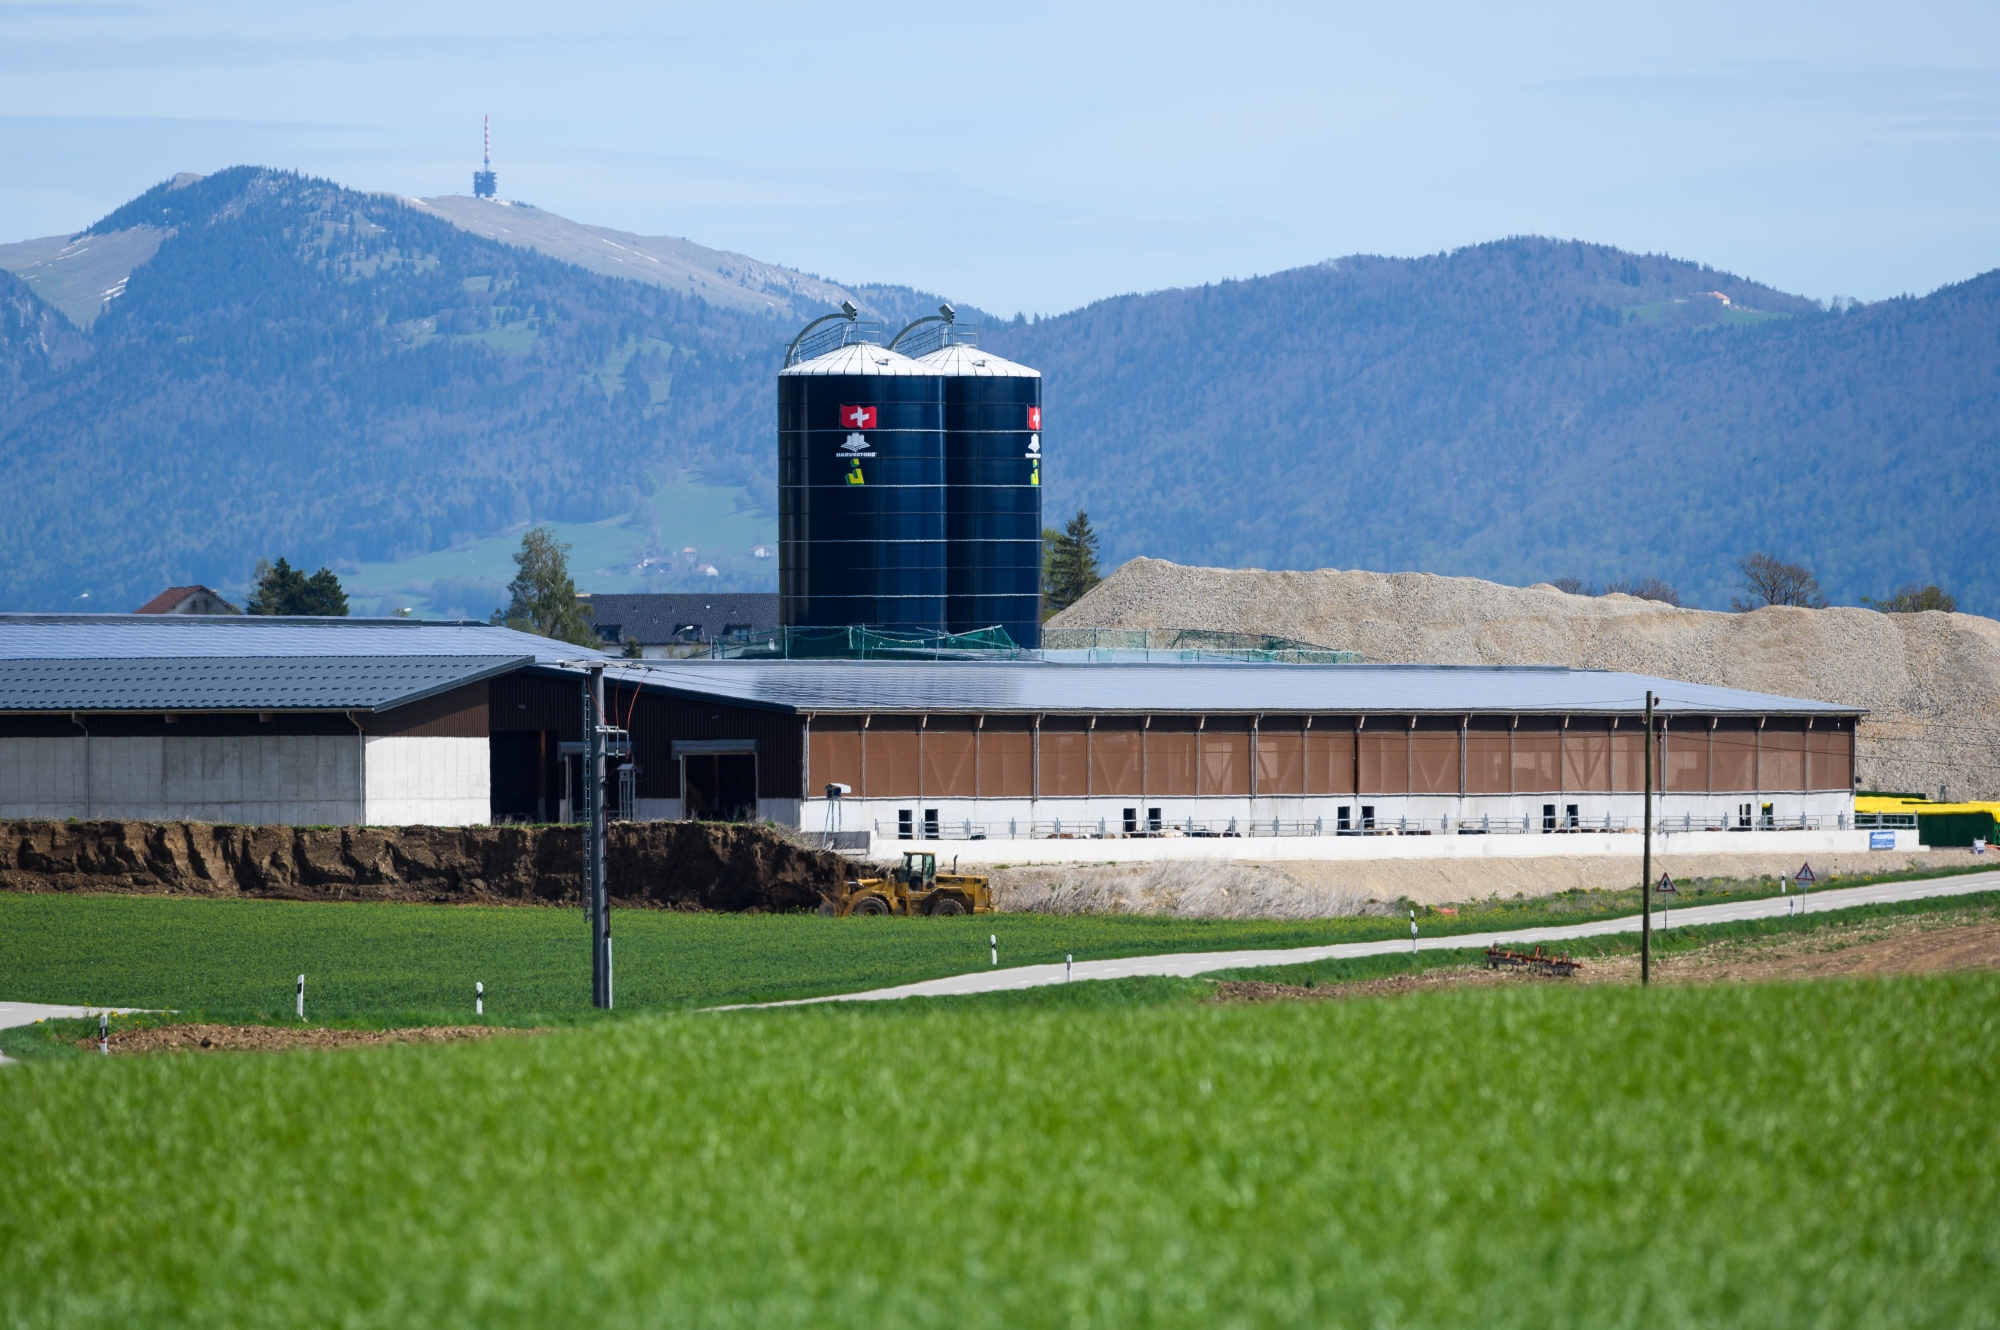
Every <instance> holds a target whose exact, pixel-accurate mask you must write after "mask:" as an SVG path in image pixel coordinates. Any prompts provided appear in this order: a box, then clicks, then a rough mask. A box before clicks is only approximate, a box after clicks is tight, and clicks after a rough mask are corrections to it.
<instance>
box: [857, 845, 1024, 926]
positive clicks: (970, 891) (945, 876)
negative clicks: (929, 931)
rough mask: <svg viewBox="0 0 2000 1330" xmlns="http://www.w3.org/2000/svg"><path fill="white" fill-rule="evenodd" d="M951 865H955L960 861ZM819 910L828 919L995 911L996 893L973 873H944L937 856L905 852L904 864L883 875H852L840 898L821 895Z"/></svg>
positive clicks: (934, 915)
mask: <svg viewBox="0 0 2000 1330" xmlns="http://www.w3.org/2000/svg"><path fill="white" fill-rule="evenodd" d="M952 866H953V867H954V868H956V867H957V866H958V865H957V861H956V860H954V861H953V863H952ZM819 912H820V913H821V914H823V915H826V916H828V917H829V918H837V919H838V918H846V917H847V916H848V915H854V914H902V915H913V914H927V915H931V916H932V917H934V918H942V917H946V916H949V915H954V914H992V913H993V893H992V892H991V890H989V889H988V887H987V884H986V879H985V878H983V877H979V876H976V875H975V874H972V873H958V872H952V873H940V872H938V870H937V856H936V855H935V854H924V853H920V852H918V851H905V852H904V854H903V863H902V866H901V867H898V868H891V869H890V870H889V871H888V873H887V875H886V876H883V877H863V878H849V879H848V880H847V883H846V886H845V888H844V889H843V890H842V891H841V893H840V894H839V895H837V896H834V895H828V894H827V893H825V892H821V893H820V907H819Z"/></svg>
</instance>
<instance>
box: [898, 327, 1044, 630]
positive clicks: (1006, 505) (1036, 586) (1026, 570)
mask: <svg viewBox="0 0 2000 1330" xmlns="http://www.w3.org/2000/svg"><path fill="white" fill-rule="evenodd" d="M946 335H947V336H950V335H952V334H951V333H949V332H947V333H946ZM958 335H961V336H962V335H963V334H962V333H960V334H958ZM916 363H917V364H918V365H920V366H922V367H923V368H924V369H925V370H927V371H929V372H930V373H932V374H936V375H938V376H939V377H940V378H941V380H942V381H943V385H944V481H945V565H946V566H945V593H946V597H947V600H946V604H945V619H946V621H947V623H948V625H949V626H950V629H951V631H952V632H954V633H965V632H972V631H974V630H976V629H980V628H991V627H994V626H996V625H998V626H999V627H1001V628H1005V629H1006V630H1007V635H1008V636H1009V637H1011V638H1012V639H1013V640H1014V644H1015V645H1016V646H1023V647H1036V646H1040V645H1041V641H1042V420H1041V416H1042V375H1041V371H1039V370H1034V369H1029V368H1028V367H1027V366H1026V365H1017V364H1015V363H1014V362H1013V361H1011V360H1007V359H1004V358H1002V357H1000V356H996V355H994V354H992V353H991V352H988V351H982V350H980V349H979V348H978V347H977V346H972V345H968V344H965V343H950V344H947V345H945V346H941V347H939V348H938V349H937V350H935V351H932V352H930V353H928V354H926V355H922V356H919V357H917V360H916Z"/></svg>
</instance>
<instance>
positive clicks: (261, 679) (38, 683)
mask: <svg viewBox="0 0 2000 1330" xmlns="http://www.w3.org/2000/svg"><path fill="white" fill-rule="evenodd" d="M532 663H533V661H532V659H531V658H530V657H527V656H419V655H392V656H298V655H293V656H222V657H216V656H178V657H132V656H127V657H113V658H110V659H87V660H79V659H65V658H61V657H41V658H36V659H28V660H0V712H23V711H40V712H49V711H385V710H387V709H388V708H390V707H395V706H402V705H404V704H405V703H409V702H415V701H419V700H421V699H423V698H426V697H430V696H433V695H434V694H437V693H442V692H447V691H449V690H450V689H453V688H462V687H464V686H465V685H466V684H470V683H478V682H480V681H481V680H483V679H490V678H492V677H493V676H495V675H498V674H506V673H508V672H509V671H512V670H517V669H520V668H521V667H522V666H524V665H529V664H532Z"/></svg>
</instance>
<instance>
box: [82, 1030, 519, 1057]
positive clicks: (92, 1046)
mask: <svg viewBox="0 0 2000 1330" xmlns="http://www.w3.org/2000/svg"><path fill="white" fill-rule="evenodd" d="M535 1033H538V1031H534V1030H515V1029H508V1028H504V1027H501V1026H495V1025H416V1026H409V1027H406V1028H404V1029H400V1030H328V1029H324V1028H321V1027H318V1026H299V1027H294V1026H286V1025H206V1024H204V1025H193V1024H190V1025H152V1026H141V1027H139V1028H137V1029H129V1030H113V1031H111V1051H112V1052H113V1053H278V1052H284V1051H287V1050H290V1049H294V1048H322V1049H324V1048H367V1047H371V1046H374V1045H377V1044H460V1043H464V1042H466V1041H467V1040H474V1039H491V1038H492V1037H493V1036H494V1035H510V1034H535ZM76 1046H77V1047H78V1048H81V1049H83V1050H84V1051H86V1052H93V1053H94V1052H96V1051H97V1049H98V1042H97V1040H96V1039H95V1038H89V1039H79V1040H77V1041H76Z"/></svg>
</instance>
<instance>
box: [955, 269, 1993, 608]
mask: <svg viewBox="0 0 2000 1330" xmlns="http://www.w3.org/2000/svg"><path fill="white" fill-rule="evenodd" d="M1709 292H1719V293H1720V294H1721V295H1722V296H1726V297H1727V298H1728V303H1727V304H1726V305H1725V304H1724V302H1723V301H1722V300H1721V299H1719V298H1717V296H1715V295H1710V294H1704V293H1709ZM986 344H987V345H989V346H991V347H993V348H994V349H996V350H998V351H1000V352H1001V353H1002V354H1003V355H1007V356H1009V357H1011V358H1014V359H1017V360H1021V361H1024V362H1026V363H1028V364H1031V365H1037V366H1039V367H1041V369H1042V370H1043V371H1044V372H1045V374H1046V375H1047V383H1046V388H1045V397H1046V400H1047V402H1048V404H1049V405H1048V430H1047V443H1048V446H1049V448H1050V462H1049V465H1048V469H1047V471H1046V472H1045V474H1046V475H1047V476H1048V477H1049V483H1050V485H1051V486H1052V488H1051V492H1050V495H1049V502H1050V505H1051V509H1052V510H1061V511H1072V510H1074V508H1075V507H1077V506H1078V505H1082V506H1085V507H1087V508H1088V509H1089V510H1090V513H1091V516H1092V518H1093V520H1094V521H1095V522H1096V523H1097V524H1098V526H1099V527H1100V529H1101V531H1102V532H1103V535H1104V539H1105V544H1106V556H1107V562H1116V561H1119V560H1122V559H1124V558H1126V557H1128V556H1132V555H1137V554H1149V555H1154V556H1157V557H1161V558H1168V559H1174V560H1176V561H1180V562H1186V563H1204V564H1220V565H1226V566H1238V567H1242V566H1259V567H1268V568H1315V567H1324V566H1333V567H1343V568H1372V569H1378V570H1383V571H1396V570H1403V569H1415V570H1424V571H1431V572H1439V573H1455V574H1467V575H1476V576H1480V577H1486V578H1491V579H1494V580H1498V581H1503V582H1515V583H1523V584H1525V583H1531V582H1537V581H1541V580H1543V579H1546V578H1551V577H1559V576H1565V575H1572V576H1577V577H1581V578H1584V579H1586V580H1592V579H1610V578H1619V577H1642V576H1647V575H1657V576H1660V577H1663V578H1665V579H1666V580H1667V581H1669V582H1670V583H1674V584H1675V585H1677V586H1679V588H1680V589H1681V590H1682V592H1683V593H1684V594H1686V595H1687V596H1688V597H1689V599H1690V601H1691V603H1700V604H1706V605H1709V606H1714V607H1722V606H1726V605H1727V604H1728V602H1729V597H1730V593H1731V590H1732V589H1733V587H1732V583H1733V581H1734V574H1735V567H1734V564H1735V560H1736V559H1737V558H1738V557H1740V556H1741V555H1743V554H1745V553H1747V552H1748V551H1750V550H1752V549H1758V548H1761V549H1765V550H1769V551H1773V552H1776V553H1779V554H1781V555H1783V556H1785V557H1787V558H1791V559H1798V560H1803V561H1805V562H1807V563H1809V564H1811V565H1812V566H1813V567H1814V568H1816V569H1817V570H1818V572H1819V575H1820V579H1821V582H1822V583H1823V584H1824V585H1825V587H1826V589H1827V591H1828V592H1829V593H1830V594H1832V595H1833V596H1834V598H1835V599H1836V600H1846V601H1848V602H1849V603H1852V602H1853V601H1854V600H1856V599H1857V598H1858V597H1860V596H1861V595H1864V594H1870V593H1872V594H1875V595H1881V594H1883V593H1885V592H1887V591H1888V590H1889V589H1891V588H1892V586H1894V585H1895V584H1896V583H1899V582H1901V581H1904V580H1906V579H1911V578H1916V579H1921V580H1924V581H1930V580H1939V581H1942V582H1943V583H1944V584H1945V585H1946V586H1947V587H1949V588H1950V589H1952V590H1954V591H1956V592H1957V593H1958V594H1959V597H1960V603H1961V606H1962V607H1963V608H1966V609H1969V610H1978V611H1981V612H1991V611H1994V610H1996V609H2000V562H1996V551H1995V542H1994V541H1993V540H1992V538H1991V532H1992V530H1993V528H1994V525H1995V521H1996V517H1995V514H1996V513H2000V449H1996V446H1995V445H1996V441H1997V440H2000V274H1987V275H1986V276H1983V277H1980V278H1977V279H1975V280H1973V281H1969V282H1966V283H1963V284H1960V285H1958V286H1953V287H1949V288H1946V289H1945V290H1942V291H1939V292H1936V293H1935V294H1932V295H1930V296H1926V297H1924V298H1922V299H1900V300H1892V301H1887V302H1883V303H1881V304H1876V305H1869V306H1864V307H1858V308H1854V309H1850V310H1847V311H1844V312H1828V311H1823V310H1821V309H1820V308H1819V307H1818V306H1817V305H1815V304H1813V303H1811V302H1808V301H1805V300H1802V299H1800V298H1797V297H1793V296H1787V295H1784V294H1782V293H1780V292H1777V291H1773V290H1770V289H1768V288H1764V287H1759V286H1756V285H1754V284H1752V283H1749V282H1744V281H1741V280H1739V279H1736V278H1733V277H1730V276H1728V275H1726V274H1723V273H1718V272H1714V271H1712V270H1709V269H1706V268H1702V267H1699V266H1697V265H1694V264H1689V263H1682V262H1677V261H1673V260H1669V259H1664V258H1657V257H1639V256H1635V255H1631V254H1626V253H1622V252H1620V251H1618V250H1614V249H1608V248H1604V247H1600V246H1591V245H1581V244H1566V243H1559V242H1555V241H1548V240H1540V239H1534V238H1528V239H1517V240H1508V241H1502V242H1498V243H1494V244H1489V245H1481V246H1477V247H1474V248H1471V249H1466V250H1460V251H1458V252H1455V253H1452V254H1446V255H1438V256H1434V257H1430V258H1423V259H1414V260H1399V259H1379V258H1351V259H1342V260H1339V261H1337V262H1332V263H1327V264H1323V265H1320V266H1318V267H1313V268H1305V269H1299V270H1295V271H1291V272H1284V273H1278V274H1276V275H1274V276H1270V277H1265V278H1259V279H1255V280H1251V281H1242V282H1225V283H1221V284H1219V285H1215V286H1205V287H1200V288H1190V289H1186V290H1175V291H1165V292H1160V293H1157V294H1154V295H1147V296H1127V297H1121V298H1119V299H1115V300H1105V301H1100V302H1098V303H1096V304H1094V305H1091V306H1089V307H1088V308H1086V309H1082V310H1079V311H1077V312H1075V313H1073V314H1067V315H1064V316H1062V317H1060V318H1056V319H1045V320H1041V321H1040V322H1037V323H1034V324H1032V325H1028V326H1025V327H1019V326H1016V327H1009V328H1004V329H998V330H995V332H994V333H993V334H992V335H990V336H989V337H988V338H987V339H986Z"/></svg>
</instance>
